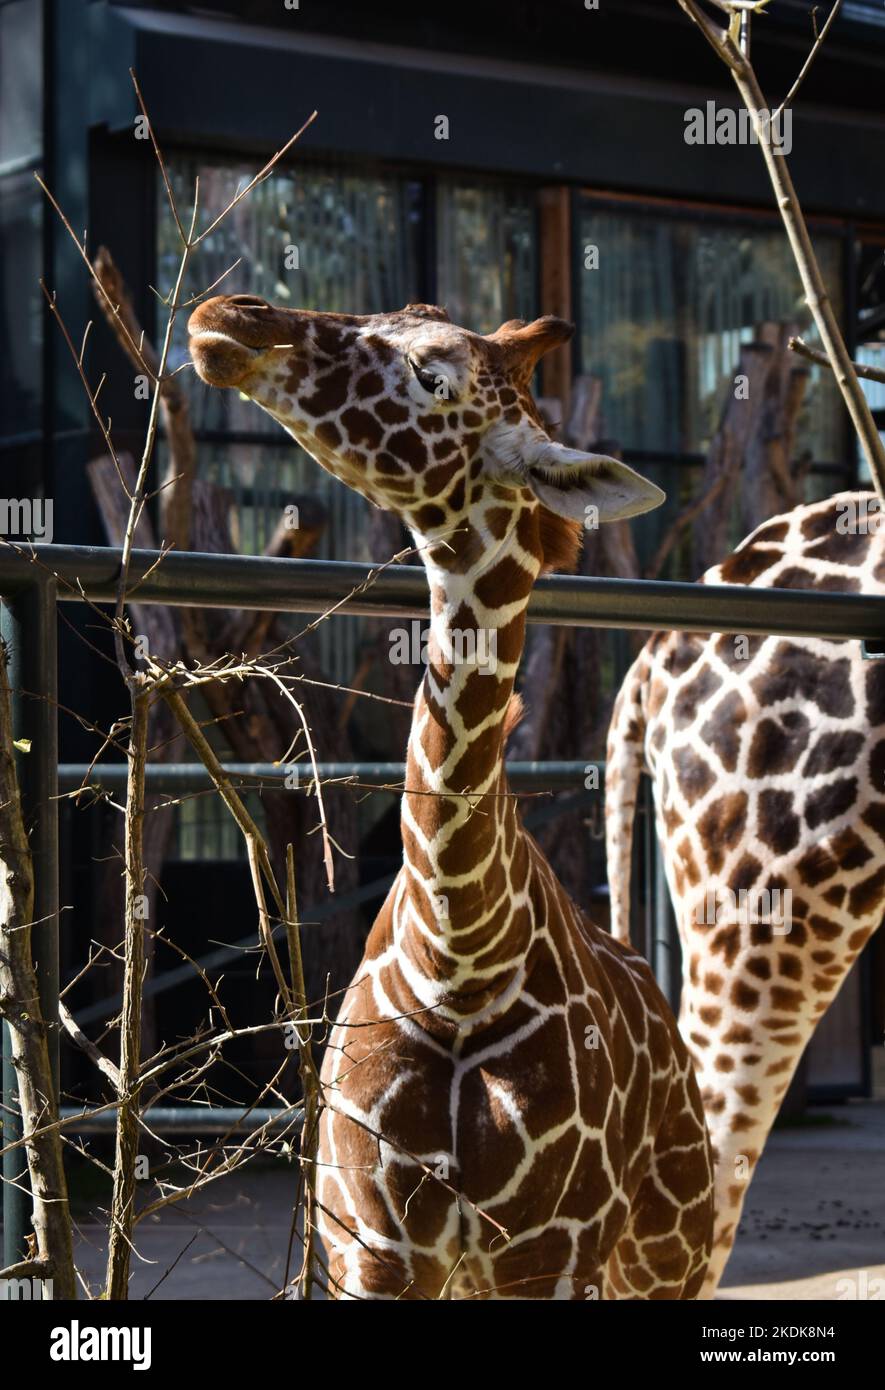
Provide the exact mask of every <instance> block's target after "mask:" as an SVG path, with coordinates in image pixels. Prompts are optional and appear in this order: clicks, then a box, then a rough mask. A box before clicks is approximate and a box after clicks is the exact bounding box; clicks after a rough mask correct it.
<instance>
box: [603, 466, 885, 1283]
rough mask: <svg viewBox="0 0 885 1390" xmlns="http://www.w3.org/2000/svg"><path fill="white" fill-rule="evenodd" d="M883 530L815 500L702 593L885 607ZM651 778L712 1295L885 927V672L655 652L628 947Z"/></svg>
mask: <svg viewBox="0 0 885 1390" xmlns="http://www.w3.org/2000/svg"><path fill="white" fill-rule="evenodd" d="M864 518H868V519H869V520H868V522H867V524H866V525H865V524H864ZM880 521H881V517H880V516H879V514H878V502H877V500H876V498H875V495H874V494H872V493H869V494H866V493H860V494H858V493H850V492H846V493H840V494H837V495H836V496H834V497H830V498H827V499H825V500H823V501H819V502H814V503H809V504H804V505H800V506H798V507H796V508H794V509H793V510H792V511H790V512H787V513H785V514H783V515H781V516H777V517H775V518H773V519H772V520H770V521H767V522H766V523H765V524H764V525H762V526H760V527H758V528H757V529H756V530H755V531H753V532H752V533H751V534H750V535H749V536H748V537H747V538H746V540H744V541H743V542H742V544H741V545H740V546H739V547H738V548H737V550H735V551H734V553H733V554H732V555H731V556H730V557H729V558H728V559H727V560H725V562H724V563H723V564H721V565H717V566H715V567H714V568H713V569H711V570H708V571H707V572H706V574H705V575H704V576H703V578H702V579H701V580H700V581H699V582H701V583H708V584H752V585H755V586H757V587H766V586H767V587H777V588H781V589H816V590H819V591H820V592H833V591H836V592H844V593H864V594H885V538H883V536H882V535H881V534H880V525H879V523H880ZM644 767H645V768H647V769H648V771H649V774H650V776H651V779H652V785H653V790H654V802H655V819H656V830H657V835H658V839H659V842H660V845H661V848H662V853H663V856H664V862H665V867H666V873H667V881H668V885H669V888H670V894H671V898H672V901H673V906H674V910H675V913H676V919H677V923H678V928H679V936H680V942H681V946H682V961H683V972H682V973H683V979H682V999H681V1006H680V1015H679V1020H680V1028H681V1031H682V1033H683V1036H684V1037H685V1039H686V1042H687V1043H688V1045H689V1048H690V1050H691V1052H692V1055H693V1057H694V1061H695V1066H696V1069H697V1074H698V1080H699V1082H700V1085H701V1094H702V1096H703V1098H704V1107H705V1110H706V1114H707V1124H708V1128H709V1131H710V1137H711V1141H712V1144H713V1158H714V1166H715V1173H716V1193H715V1208H716V1229H715V1235H714V1249H713V1256H712V1259H711V1261H710V1267H709V1271H708V1275H707V1281H706V1284H705V1290H704V1296H710V1295H712V1293H713V1292H714V1291H715V1289H716V1286H717V1285H718V1282H719V1280H720V1278H721V1276H722V1273H723V1270H724V1268H725V1265H726V1262H727V1260H728V1256H729V1254H730V1252H731V1248H732V1245H733V1243H734V1238H735V1234H736V1231H737V1227H738V1222H739V1220H740V1214H741V1209H742V1206H743V1202H744V1198H745V1196H746V1192H747V1188H748V1186H749V1182H750V1179H751V1178H752V1175H753V1171H754V1169H755V1167H756V1164H757V1162H758V1160H759V1156H760V1154H761V1152H762V1149H763V1146H764V1144H765V1140H766V1138H767V1136H768V1132H769V1130H770V1129H771V1126H772V1124H773V1123H774V1120H775V1117H776V1115H777V1111H778V1107H779V1105H780V1102H781V1099H782V1098H783V1095H784V1093H785V1091H786V1089H787V1086H788V1085H789V1082H790V1079H791V1077H792V1075H793V1072H794V1070H795V1068H796V1065H797V1063H798V1061H799V1059H800V1057H801V1055H802V1052H803V1050H804V1048H805V1046H806V1044H807V1043H808V1041H809V1039H810V1038H811V1035H812V1033H813V1032H814V1029H815V1027H816V1026H817V1024H818V1022H819V1020H820V1018H821V1016H822V1014H823V1013H824V1012H825V1011H826V1009H827V1008H828V1007H829V1005H830V1004H831V1003H832V1001H833V998H834V997H835V995H836V993H837V991H838V989H839V987H840V985H841V984H842V981H843V980H844V978H845V975H846V974H847V972H848V969H849V967H850V966H851V964H852V962H853V961H855V960H856V959H857V956H858V954H859V952H860V951H861V950H862V949H863V946H864V944H865V943H866V941H867V940H868V938H869V937H870V935H871V934H872V933H873V932H874V931H875V929H876V927H877V926H878V925H879V922H880V920H881V917H882V912H883V904H885V855H883V842H885V665H883V663H882V662H881V661H876V660H864V659H863V657H862V655H861V651H860V644H859V643H856V642H848V643H841V642H830V641H821V640H816V639H810V638H805V639H802V640H801V641H800V640H796V639H793V638H782V637H749V638H748V637H733V636H728V635H722V634H717V633H713V634H704V635H699V634H689V633H678V632H669V633H663V632H660V633H657V634H655V636H653V637H652V638H651V639H650V640H649V641H648V642H647V643H646V645H645V647H644V648H643V649H642V651H641V652H640V654H639V656H638V657H637V658H636V660H635V662H634V663H633V666H632V667H631V669H630V670H629V672H628V673H627V676H626V677H625V679H624V682H623V684H622V686H621V689H620V693H619V694H618V697H617V699H616V702H615V707H614V711H613V714H612V721H611V727H610V731H609V743H608V757H607V767H606V839H607V852H608V866H609V883H610V885H611V904H612V931H613V933H614V935H615V937H616V938H617V939H618V940H621V941H626V940H628V937H629V903H628V901H627V897H626V893H625V885H626V884H627V883H628V881H629V865H630V855H631V842H632V834H633V815H634V809H635V804H636V794H637V787H638V783H639V777H640V774H641V772H642V770H643V768H644ZM741 890H744V891H745V893H746V895H747V896H745V897H744V898H743V899H742V898H741ZM765 892H767V893H768V897H767V898H766V897H764V896H761V895H762V894H763V893H765ZM788 894H789V895H791V897H788Z"/></svg>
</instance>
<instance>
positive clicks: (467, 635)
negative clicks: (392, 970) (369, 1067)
mask: <svg viewBox="0 0 885 1390" xmlns="http://www.w3.org/2000/svg"><path fill="white" fill-rule="evenodd" d="M425 563H426V567H427V572H428V579H429V581H430V594H431V621H430V640H429V643H428V648H427V669H426V672H425V675H424V679H423V681H422V683H421V686H420V689H419V691H418V694H417V697H416V700H415V708H414V714H413V718H412V728H411V733H410V736H409V746H408V755H407V761H406V790H405V793H404V796H403V801H402V817H401V823H402V837H403V849H404V874H403V879H402V881H401V886H400V892H399V898H398V901H397V905H396V912H395V924H396V931H397V945H398V948H399V952H400V956H401V958H402V960H403V962H404V965H405V968H406V970H407V972H408V973H409V976H410V983H411V985H412V989H413V991H414V993H415V994H416V996H417V997H418V998H419V999H420V1000H421V1001H422V1003H425V1004H427V1005H433V1006H434V1007H436V1008H438V1009H440V1010H441V1011H442V1012H443V1014H444V1015H446V1014H447V1015H448V1016H449V1017H455V1018H463V1017H467V1016H470V1017H473V1018H474V1019H476V1018H479V1017H481V1016H482V1015H483V1014H484V1013H486V1012H492V1013H497V1012H499V1011H500V1009H501V1008H502V1007H504V1006H505V1005H506V1001H507V999H508V998H509V997H510V994H511V993H515V992H516V991H518V988H519V985H520V983H521V979H522V970H523V965H524V961H525V955H526V951H527V948H528V944H529V941H530V938H531V913H530V910H529V905H528V898H527V883H528V873H529V849H528V844H527V841H526V839H525V837H524V835H523V833H522V830H521V827H520V825H519V822H518V819H517V814H516V805H515V802H514V800H513V798H512V796H511V795H510V794H509V793H508V791H507V787H506V779H505V773H504V743H505V737H506V729H507V727H508V723H507V710H508V705H509V703H510V698H511V695H512V694H513V686H514V681H515V678H516V672H517V669H518V666H519V660H520V656H521V655H522V649H523V644H524V640H525V622H526V608H527V606H528V599H529V594H530V592H531V588H532V584H533V583H534V579H535V577H536V574H537V568H538V565H537V562H536V561H535V560H534V558H533V557H532V555H531V552H530V551H528V550H524V549H523V548H522V547H521V545H520V544H519V540H518V537H517V533H516V531H514V532H513V533H512V534H511V535H510V536H509V537H505V538H504V540H503V541H502V542H501V543H500V545H499V546H498V547H497V548H493V549H492V552H491V553H489V551H488V550H487V549H484V548H483V553H482V554H481V556H478V557H477V559H476V561H475V563H473V564H469V563H465V564H463V565H462V566H460V567H457V568H455V567H451V568H450V567H446V568H441V567H439V566H437V565H435V564H434V563H433V562H432V561H426V562H425Z"/></svg>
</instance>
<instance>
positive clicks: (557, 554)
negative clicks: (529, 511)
mask: <svg viewBox="0 0 885 1390" xmlns="http://www.w3.org/2000/svg"><path fill="white" fill-rule="evenodd" d="M583 535H584V530H583V527H582V526H581V523H580V521H574V520H572V518H571V517H565V516H557V514H556V512H551V511H549V510H548V508H547V507H544V506H542V507H539V508H538V538H539V540H540V542H541V551H542V554H543V560H542V565H541V573H542V574H549V573H550V571H551V570H565V571H566V572H567V573H571V572H572V571H573V570H574V569H575V568H576V567H577V564H578V556H579V555H580V553H581V542H582V540H583Z"/></svg>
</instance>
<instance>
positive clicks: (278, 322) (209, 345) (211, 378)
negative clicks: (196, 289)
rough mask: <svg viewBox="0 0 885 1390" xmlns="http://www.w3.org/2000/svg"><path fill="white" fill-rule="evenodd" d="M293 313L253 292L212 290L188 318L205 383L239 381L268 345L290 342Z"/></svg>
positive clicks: (295, 328)
mask: <svg viewBox="0 0 885 1390" xmlns="http://www.w3.org/2000/svg"><path fill="white" fill-rule="evenodd" d="M300 329H301V326H300V324H299V322H298V317H297V313H296V312H294V311H292V310H287V309H276V308H274V306H273V305H272V304H268V303H267V301H266V300H264V299H259V298H258V297H257V296H256V295H248V294H235V295H223V294H222V295H216V296H215V297H214V298H213V299H207V300H206V302H205V304H201V305H199V307H198V308H196V309H195V310H194V312H193V313H192V314H191V316H190V319H189V320H188V325H187V331H188V335H189V341H188V348H189V350H190V355H191V358H192V359H193V363H194V366H195V368H196V370H197V374H198V375H199V376H200V377H201V378H202V379H203V381H205V382H206V383H207V384H208V385H209V386H239V385H241V383H242V382H243V381H244V380H245V378H246V377H247V376H248V375H249V373H250V372H251V371H252V370H253V369H254V367H255V366H256V364H257V362H258V361H259V360H260V359H261V358H262V357H263V356H264V355H265V354H266V353H267V352H268V351H270V350H272V349H273V348H277V347H283V346H290V345H294V342H295V341H296V340H297V338H298V336H299V333H300Z"/></svg>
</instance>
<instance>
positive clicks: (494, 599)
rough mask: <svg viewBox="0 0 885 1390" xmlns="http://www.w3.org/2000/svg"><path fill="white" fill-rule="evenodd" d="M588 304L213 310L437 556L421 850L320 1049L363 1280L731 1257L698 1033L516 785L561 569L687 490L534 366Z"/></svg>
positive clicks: (257, 389) (202, 316)
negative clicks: (591, 523) (528, 626)
mask: <svg viewBox="0 0 885 1390" xmlns="http://www.w3.org/2000/svg"><path fill="white" fill-rule="evenodd" d="M572 331H573V329H572V326H571V325H569V324H565V323H563V322H562V321H561V320H557V319H554V318H551V317H546V318H542V319H538V320H536V321H535V322H533V323H523V322H522V321H519V320H511V321H509V322H508V323H505V324H503V325H502V327H501V328H499V329H498V330H497V331H496V332H495V333H492V334H490V335H488V336H480V335H478V334H475V333H471V332H468V331H466V330H465V329H463V328H459V327H457V326H455V325H454V324H452V323H451V322H450V321H449V318H448V315H447V314H446V312H445V310H443V309H439V308H437V307H435V306H432V305H421V304H412V305H409V306H407V307H406V308H405V309H403V310H401V311H398V312H395V313H390V314H378V315H372V316H367V317H360V316H352V315H341V314H325V313H314V312H310V311H303V310H282V309H277V308H274V307H272V306H270V305H268V304H267V303H265V302H264V301H263V300H260V299H256V298H254V297H251V296H245V295H236V296H233V297H226V296H219V297H216V298H214V299H211V300H208V301H207V302H206V303H204V304H203V305H202V306H201V307H200V308H198V309H197V310H196V312H195V313H194V314H193V316H192V318H191V320H190V323H189V332H190V335H191V338H190V349H191V355H192V358H193V361H194V363H195V366H196V369H197V371H198V373H199V375H200V376H201V377H202V378H203V379H204V381H206V382H208V383H209V384H210V385H214V386H219V387H236V388H237V389H238V390H240V391H241V392H243V393H244V394H245V395H247V396H248V397H250V398H251V399H252V400H253V401H255V402H257V404H258V405H260V406H261V407H263V408H264V409H265V410H266V411H268V413H269V414H271V415H272V416H273V417H274V418H275V419H276V420H278V421H279V422H280V423H281V424H282V425H283V426H284V427H285V428H286V430H288V432H289V433H290V434H291V435H292V436H293V437H294V438H295V439H296V440H297V441H298V443H299V444H300V445H301V446H302V447H303V448H305V449H306V450H307V451H308V453H310V454H311V455H312V456H313V457H314V458H315V459H316V461H317V462H318V463H319V464H320V465H321V466H322V467H323V468H325V469H327V470H328V471H329V472H331V473H333V474H334V475H335V476H336V477H338V478H339V479H341V480H343V481H344V482H345V483H346V484H348V485H349V486H351V487H352V488H355V489H356V490H357V491H358V492H359V493H361V494H362V495H363V496H364V497H366V498H368V499H369V501H370V502H372V503H374V504H375V505H377V506H379V507H383V508H387V509H389V510H391V511H393V512H394V513H396V514H397V515H398V516H399V517H400V518H401V519H402V520H403V521H404V522H405V523H406V525H407V526H408V527H409V528H410V529H411V531H412V533H413V535H414V537H415V541H416V545H417V547H418V548H419V550H420V553H421V556H422V558H423V561H424V564H425V568H426V572H427V577H428V581H429V590H430V611H431V617H430V638H429V642H428V646H427V661H426V665H425V670H424V674H423V678H422V679H421V681H420V685H419V688H418V692H417V695H416V699H415V704H414V709H413V718H412V725H411V732H410V736H409V740H408V749H407V762H406V777H405V790H404V793H403V796H402V803H401V830H402V841H403V863H402V868H401V869H400V871H399V873H398V876H397V878H396V880H395V882H394V884H393V886H392V888H391V890H390V892H389V895H388V897H387V899H386V901H385V903H384V905H383V906H382V908H381V910H380V912H379V914H378V916H377V919H376V921H375V923H374V926H373V928H372V930H371V933H370V935H369V937H368V941H367V945H366V951H365V955H364V958H363V961H362V964H361V965H360V967H359V969H358V971H357V973H356V975H355V977H354V980H353V983H352V985H351V986H350V988H349V989H348V990H347V991H345V994H344V1002H343V1004H342V1006H341V1010H340V1014H339V1018H338V1021H337V1024H336V1026H335V1028H334V1030H333V1032H332V1034H331V1037H330V1040H329V1044H328V1047H327V1050H326V1054H325V1057H324V1062H323V1070H322V1083H323V1088H324V1108H323V1113H322V1121H321V1133H320V1147H319V1157H318V1182H317V1187H318V1202H319V1210H320V1213H321V1223H320V1229H321V1234H322V1236H323V1240H324V1243H325V1245H326V1248H327V1250H328V1252H329V1269H330V1274H331V1284H332V1288H333V1290H334V1291H335V1292H336V1293H337V1294H338V1295H339V1296H340V1297H342V1298H345V1299H371V1300H376V1299H378V1300H382V1299H394V1298H409V1299H421V1298H468V1297H473V1298H506V1297H518V1298H533V1299H534V1298H537V1299H541V1298H546V1299H551V1298H555V1299H565V1298H569V1299H585V1298H588V1299H595V1298H606V1299H610V1298H615V1299H617V1298H627V1299H646V1298H664V1299H677V1298H679V1299H689V1298H693V1297H694V1296H695V1295H696V1293H697V1290H698V1289H699V1288H700V1286H701V1283H702V1281H703V1278H704V1274H705V1271H706V1264H707V1258H708V1254H709V1241H710V1238H711V1231H712V1195H711V1194H712V1169H711V1165H710V1155H709V1141H708V1138H707V1135H706V1130H705V1127H704V1123H703V1115H702V1107H701V1102H700V1093H699V1090H698V1088H697V1084H696V1081H695V1079H694V1076H693V1074H692V1068H691V1060H690V1057H689V1055H688V1052H687V1049H686V1048H685V1046H684V1044H683V1043H682V1040H681V1039H680V1038H679V1034H678V1030H677V1028H676V1023H675V1020H674V1019H673V1018H672V1015H671V1014H670V1011H669V1009H668V1007H667V1005H666V1003H665V1001H664V999H663V997H662V995H661V994H660V993H659V991H658V989H657V986H656V985H655V982H654V980H653V978H652V975H651V972H650V970H649V969H648V967H647V965H646V963H645V962H644V961H643V960H642V958H641V956H640V955H639V954H638V953H637V952H634V951H633V950H632V949H631V948H630V947H629V946H626V945H623V944H621V943H620V942H615V941H614V940H613V939H612V937H611V936H610V935H609V934H608V933H607V932H604V931H601V930H600V929H599V928H597V927H596V926H595V925H594V924H592V923H591V922H590V921H589V919H588V918H587V917H586V916H584V914H583V913H582V912H580V911H579V909H578V908H577V907H576V906H575V905H574V904H573V903H572V902H571V901H570V900H569V899H568V897H567V896H566V895H565V893H564V891H563V889H562V888H561V886H560V885H559V884H558V883H557V881H556V879H555V878H554V875H553V872H552V870H551V869H550V867H549V865H548V864H547V863H546V861H545V860H544V858H543V856H542V854H541V851H540V850H539V849H538V847H537V845H536V844H535V843H534V841H533V840H532V839H531V838H530V836H529V835H528V834H527V833H526V832H525V831H524V830H523V828H522V826H521V824H520V820H519V817H518V813H517V810H516V807H515V802H514V799H513V797H512V796H511V795H510V794H509V793H508V791H507V787H506V779H505V770H504V746H505V741H506V738H507V735H508V733H509V730H510V728H511V727H512V726H513V724H514V722H515V720H516V719H517V717H518V713H519V697H518V696H516V695H515V694H514V681H515V677H516V672H517V667H518V665H519V660H520V656H521V653H522V649H523V642H524V635H525V622H526V609H527V606H528V601H529V596H530V593H531V590H532V586H533V584H534V581H535V579H536V578H537V576H538V575H539V574H540V573H541V572H542V570H546V569H550V568H553V567H554V566H563V565H567V564H570V563H574V560H575V558H576V556H577V549H578V545H579V541H580V534H581V531H582V521H584V520H585V519H586V518H587V516H588V515H589V514H590V513H589V512H588V509H590V508H593V509H595V510H594V511H593V513H592V515H594V516H595V515H597V514H598V515H599V517H600V518H602V519H605V520H615V519H622V518H626V517H629V516H632V515H635V514H637V513H639V512H642V511H645V510H647V509H648V508H649V507H652V506H656V505H658V503H659V502H660V501H661V500H662V494H661V493H660V491H659V489H657V488H656V487H654V486H653V485H652V484H650V483H648V482H646V481H645V480H644V479H642V478H640V477H639V476H638V475H637V474H636V473H634V472H633V471H632V470H631V469H629V468H627V467H626V466H625V465H623V464H621V463H618V462H616V461H615V460H613V459H607V458H603V457H600V456H597V455H593V454H585V453H578V452H577V451H575V450H571V449H567V448H565V447H563V446H562V445H560V444H558V443H555V442H553V441H552V440H551V439H550V438H549V437H548V435H547V434H546V433H545V432H544V430H543V428H542V426H541V422H540V416H539V414H538V411H537V409H536V407H535V404H534V402H533V400H532V397H531V394H530V389H529V383H530V379H531V376H532V373H533V370H534V367H535V364H536V363H537V361H538V360H539V358H540V357H541V355H542V354H543V353H545V352H547V351H549V350H550V349H552V348H554V347H556V346H557V345H558V344H559V343H561V342H563V341H565V340H566V338H567V337H569V336H570V335H571V333H572ZM458 634H462V635H463V634H467V635H468V637H470V638H472V639H473V640H472V641H468V642H466V643H462V644H461V645H460V647H459V646H458V644H457V643H456V637H457V636H458Z"/></svg>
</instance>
